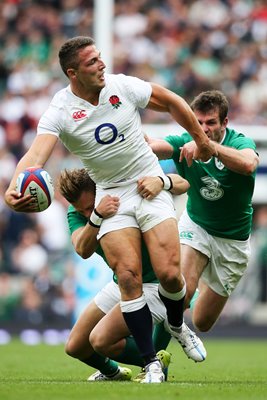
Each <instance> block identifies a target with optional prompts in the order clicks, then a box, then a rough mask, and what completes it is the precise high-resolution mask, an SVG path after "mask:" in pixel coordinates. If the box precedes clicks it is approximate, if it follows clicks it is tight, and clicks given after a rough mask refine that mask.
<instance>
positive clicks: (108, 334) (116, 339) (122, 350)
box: [90, 305, 171, 367]
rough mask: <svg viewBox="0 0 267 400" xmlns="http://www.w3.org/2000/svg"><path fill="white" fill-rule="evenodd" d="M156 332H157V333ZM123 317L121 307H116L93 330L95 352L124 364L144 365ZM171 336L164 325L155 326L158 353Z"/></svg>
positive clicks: (92, 339)
mask: <svg viewBox="0 0 267 400" xmlns="http://www.w3.org/2000/svg"><path fill="white" fill-rule="evenodd" d="M155 331H156V332H155ZM129 334H130V332H129V329H128V327H127V325H126V323H125V321H124V318H123V316H122V313H121V310H120V306H119V305H117V306H115V307H114V308H113V309H112V310H111V311H110V312H109V313H108V314H107V315H106V316H105V317H104V318H103V319H102V320H101V321H100V322H99V323H98V324H97V325H96V326H95V328H94V329H93V330H92V332H91V335H90V342H91V345H92V346H93V348H94V350H95V351H96V352H97V353H99V354H102V355H105V356H108V357H110V358H112V359H114V360H116V361H118V362H122V363H124V364H131V365H137V366H140V367H142V366H143V365H144V363H143V360H142V358H141V357H140V354H139V351H138V348H137V346H136V343H135V341H134V339H133V337H131V336H128V335H129ZM170 339H171V336H170V334H169V333H168V332H166V330H165V329H164V326H163V323H162V324H159V325H157V326H155V328H154V333H153V341H154V342H155V347H156V351H159V350H162V349H166V347H167V346H168V344H169V342H170Z"/></svg>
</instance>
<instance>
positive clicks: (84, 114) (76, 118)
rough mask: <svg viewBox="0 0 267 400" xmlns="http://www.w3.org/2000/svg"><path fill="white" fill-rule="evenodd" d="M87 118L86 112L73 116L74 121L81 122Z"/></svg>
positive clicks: (79, 112)
mask: <svg viewBox="0 0 267 400" xmlns="http://www.w3.org/2000/svg"><path fill="white" fill-rule="evenodd" d="M86 117H87V115H86V112H85V110H80V111H75V112H74V113H73V114H72V118H73V119H74V121H79V120H81V119H83V118H86Z"/></svg>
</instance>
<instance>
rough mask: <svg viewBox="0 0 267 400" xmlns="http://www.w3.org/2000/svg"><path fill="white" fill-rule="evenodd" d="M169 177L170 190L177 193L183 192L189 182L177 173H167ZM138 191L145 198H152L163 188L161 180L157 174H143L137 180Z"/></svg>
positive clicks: (187, 187)
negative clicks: (143, 175)
mask: <svg viewBox="0 0 267 400" xmlns="http://www.w3.org/2000/svg"><path fill="white" fill-rule="evenodd" d="M167 176H169V177H170V178H171V182H172V189H170V192H171V193H173V194H175V195H179V194H183V193H185V192H186V191H187V190H188V189H189V187H190V185H189V182H188V181H187V180H186V179H184V178H182V177H181V176H180V175H177V174H167ZM137 188H138V192H139V193H140V195H141V196H142V197H144V198H145V199H147V200H152V199H154V197H156V196H157V195H158V194H159V193H160V192H161V191H162V189H163V181H162V180H161V178H159V177H158V176H145V177H143V178H140V179H139V180H138V182H137Z"/></svg>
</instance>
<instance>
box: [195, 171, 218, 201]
mask: <svg viewBox="0 0 267 400" xmlns="http://www.w3.org/2000/svg"><path fill="white" fill-rule="evenodd" d="M201 180H202V182H204V183H205V185H206V186H205V187H202V188H201V189H200V194H201V196H202V197H204V199H206V200H210V201H215V200H219V199H220V198H221V197H222V196H223V195H224V190H223V189H222V188H221V187H220V186H221V185H220V182H218V181H217V179H214V178H212V177H210V176H204V177H203V178H201Z"/></svg>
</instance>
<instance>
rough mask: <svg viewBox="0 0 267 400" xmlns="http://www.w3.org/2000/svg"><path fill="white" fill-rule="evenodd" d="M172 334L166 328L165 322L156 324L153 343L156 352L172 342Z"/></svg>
mask: <svg viewBox="0 0 267 400" xmlns="http://www.w3.org/2000/svg"><path fill="white" fill-rule="evenodd" d="M170 340H171V335H170V334H169V332H167V331H166V330H165V328H164V322H161V323H160V324H158V325H156V326H155V327H154V331H153V343H154V346H155V350H156V352H158V351H159V350H165V349H166V348H167V346H168V344H169V343H170Z"/></svg>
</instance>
